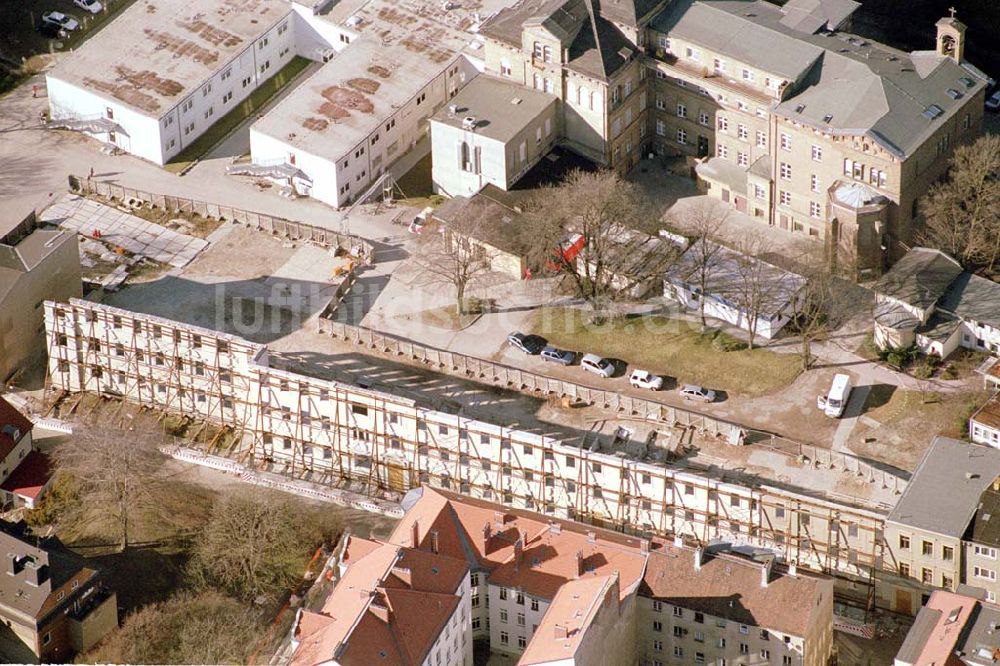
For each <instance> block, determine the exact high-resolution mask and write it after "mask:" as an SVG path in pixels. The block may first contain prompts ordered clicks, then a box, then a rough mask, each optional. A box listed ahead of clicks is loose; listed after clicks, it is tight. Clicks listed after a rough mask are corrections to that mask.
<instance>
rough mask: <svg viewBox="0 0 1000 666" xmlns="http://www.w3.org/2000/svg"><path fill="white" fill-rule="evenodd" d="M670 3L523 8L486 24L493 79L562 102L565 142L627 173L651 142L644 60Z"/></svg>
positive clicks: (546, 1) (562, 2) (545, 1)
mask: <svg viewBox="0 0 1000 666" xmlns="http://www.w3.org/2000/svg"><path fill="white" fill-rule="evenodd" d="M666 4H667V2H666V0H628V1H626V2H604V3H597V2H594V1H593V0H522V2H520V3H518V4H517V5H515V6H513V7H510V8H508V9H504V10H502V11H500V12H498V13H497V15H496V16H494V17H493V18H492V19H490V20H488V21H486V22H485V23H484V24H483V26H482V28H481V29H480V35H481V36H483V37H484V38H485V40H486V44H485V57H486V71H487V72H488V73H490V74H494V75H497V76H500V77H501V78H506V79H510V80H511V81H514V82H515V83H519V84H521V85H523V86H526V87H529V88H534V89H537V90H542V91H544V92H548V93H551V94H553V95H555V96H557V97H558V98H559V101H560V109H561V113H562V122H561V125H562V128H563V134H562V137H561V142H562V143H563V144H564V145H566V146H567V147H569V148H571V149H573V150H574V151H576V152H578V153H580V154H582V155H584V156H585V157H588V158H590V159H592V160H594V161H595V162H597V163H598V164H603V165H607V166H611V167H613V168H616V169H619V170H621V171H627V170H629V169H631V168H632V167H633V166H635V165H636V164H637V163H638V161H639V159H640V156H641V155H642V147H643V146H644V145H645V144H646V143H647V142H648V140H649V137H648V127H649V123H648V107H649V94H648V87H649V86H648V76H647V75H648V74H649V73H650V72H649V70H648V69H647V68H646V67H645V66H644V64H643V58H642V53H643V49H644V48H645V40H646V34H647V30H648V26H649V23H650V21H651V20H652V19H653V17H655V16H656V14H657V13H658V12H659V11H660V10H661V9H662V8H663V7H664V6H665V5H666Z"/></svg>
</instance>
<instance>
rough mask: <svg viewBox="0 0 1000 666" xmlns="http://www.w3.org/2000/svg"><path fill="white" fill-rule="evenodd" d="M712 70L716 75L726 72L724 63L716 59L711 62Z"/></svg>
mask: <svg viewBox="0 0 1000 666" xmlns="http://www.w3.org/2000/svg"><path fill="white" fill-rule="evenodd" d="M712 69H713V70H714V71H715V73H716V74H721V73H723V72H725V71H726V61H725V60H720V59H719V58H716V59H715V60H713V61H712Z"/></svg>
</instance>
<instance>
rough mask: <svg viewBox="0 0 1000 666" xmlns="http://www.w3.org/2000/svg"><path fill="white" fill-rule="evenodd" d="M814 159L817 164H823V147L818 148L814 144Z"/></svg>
mask: <svg viewBox="0 0 1000 666" xmlns="http://www.w3.org/2000/svg"><path fill="white" fill-rule="evenodd" d="M812 158H813V160H814V161H816V162H822V161H823V147H822V146H817V145H815V144H813V147H812Z"/></svg>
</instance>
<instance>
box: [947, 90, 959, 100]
mask: <svg viewBox="0 0 1000 666" xmlns="http://www.w3.org/2000/svg"><path fill="white" fill-rule="evenodd" d="M944 94H946V95H947V96H948V97H951V98H952V99H958V98H959V97H961V96H962V93H960V92H958V91H957V90H955V89H954V88H948V89H947V90H945V91H944Z"/></svg>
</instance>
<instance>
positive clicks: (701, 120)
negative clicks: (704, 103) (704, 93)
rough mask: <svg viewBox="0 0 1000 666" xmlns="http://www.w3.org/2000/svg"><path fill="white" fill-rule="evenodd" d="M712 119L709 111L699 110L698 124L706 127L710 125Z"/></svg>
mask: <svg viewBox="0 0 1000 666" xmlns="http://www.w3.org/2000/svg"><path fill="white" fill-rule="evenodd" d="M710 120H711V118H710V117H709V115H708V112H707V111H699V112H698V124H699V125H704V126H705V127H708V123H709V121H710Z"/></svg>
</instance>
